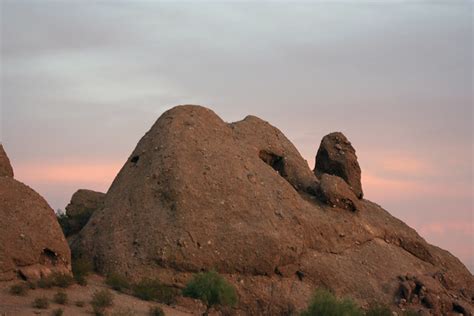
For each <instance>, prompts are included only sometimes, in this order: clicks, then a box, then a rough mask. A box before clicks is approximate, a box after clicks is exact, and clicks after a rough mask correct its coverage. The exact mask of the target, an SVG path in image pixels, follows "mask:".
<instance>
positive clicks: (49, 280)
mask: <svg viewBox="0 0 474 316" xmlns="http://www.w3.org/2000/svg"><path fill="white" fill-rule="evenodd" d="M73 283H74V278H73V277H71V276H70V275H67V274H62V273H53V274H51V275H49V276H48V277H45V278H41V279H40V280H39V281H38V282H37V286H38V287H39V288H42V289H49V288H52V287H53V286H57V287H61V288H67V287H69V286H71V285H72V284H73Z"/></svg>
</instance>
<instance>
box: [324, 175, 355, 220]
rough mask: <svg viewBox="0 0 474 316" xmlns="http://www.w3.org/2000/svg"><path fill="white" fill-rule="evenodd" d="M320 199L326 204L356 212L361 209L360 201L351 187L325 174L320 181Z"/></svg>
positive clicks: (335, 177)
mask: <svg viewBox="0 0 474 316" xmlns="http://www.w3.org/2000/svg"><path fill="white" fill-rule="evenodd" d="M320 197H321V199H322V200H323V202H325V203H326V204H328V205H330V206H332V207H339V208H342V209H345V210H349V211H352V212H355V211H357V210H358V209H359V199H358V198H357V197H356V196H355V194H354V192H352V190H351V188H350V187H349V185H348V184H347V183H346V182H345V181H344V180H343V179H342V178H339V177H337V176H333V175H330V174H327V173H324V174H323V175H322V176H321V180H320Z"/></svg>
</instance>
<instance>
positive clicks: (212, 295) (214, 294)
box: [183, 271, 237, 306]
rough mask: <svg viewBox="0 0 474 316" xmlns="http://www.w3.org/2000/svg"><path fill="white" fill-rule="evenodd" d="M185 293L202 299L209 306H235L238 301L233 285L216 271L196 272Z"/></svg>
mask: <svg viewBox="0 0 474 316" xmlns="http://www.w3.org/2000/svg"><path fill="white" fill-rule="evenodd" d="M183 295H184V296H188V297H192V298H197V299H200V300H202V301H203V302H205V303H206V304H207V305H209V306H212V305H217V304H219V305H228V306H235V304H236V303H237V294H236V291H235V288H234V287H233V285H232V284H230V283H229V282H227V281H226V280H225V279H224V278H223V277H222V276H220V275H219V274H218V273H217V272H215V271H209V272H205V273H198V274H196V275H195V276H194V277H193V279H192V280H191V281H190V282H188V284H187V285H186V288H185V289H184V290H183Z"/></svg>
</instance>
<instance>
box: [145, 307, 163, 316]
mask: <svg viewBox="0 0 474 316" xmlns="http://www.w3.org/2000/svg"><path fill="white" fill-rule="evenodd" d="M148 315H150V316H165V312H164V311H163V309H162V308H161V307H159V306H152V307H150V311H149V312H148Z"/></svg>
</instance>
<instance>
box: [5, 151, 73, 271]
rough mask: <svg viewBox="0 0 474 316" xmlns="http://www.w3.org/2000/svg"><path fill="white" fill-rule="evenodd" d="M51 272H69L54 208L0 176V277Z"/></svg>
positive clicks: (13, 180) (27, 190)
mask: <svg viewBox="0 0 474 316" xmlns="http://www.w3.org/2000/svg"><path fill="white" fill-rule="evenodd" d="M5 156H6V155H5ZM11 175H13V172H11ZM53 272H58V273H64V274H70V273H71V254H70V250H69V247H68V244H67V242H66V239H65V237H64V235H63V233H62V231H61V228H60V227H59V224H58V221H57V220H56V216H55V214H54V211H53V210H52V209H51V207H50V206H49V205H48V203H47V202H46V201H45V200H44V199H43V198H42V197H41V196H40V195H39V194H38V193H36V192H35V191H34V190H32V189H31V188H29V187H28V186H26V185H24V184H23V183H21V182H19V181H16V180H15V179H13V178H12V177H11V176H8V177H5V176H3V177H0V280H10V279H13V278H16V277H21V278H23V279H39V278H41V277H45V276H48V275H49V274H51V273H53Z"/></svg>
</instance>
